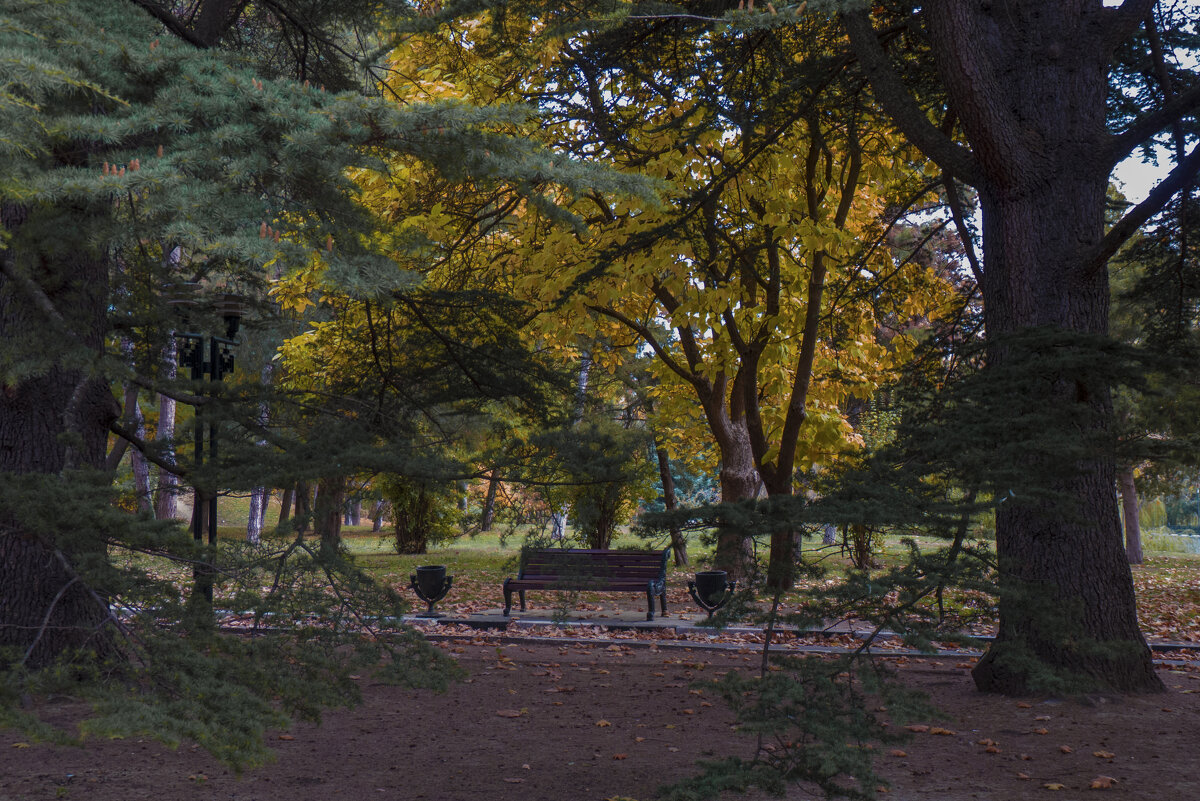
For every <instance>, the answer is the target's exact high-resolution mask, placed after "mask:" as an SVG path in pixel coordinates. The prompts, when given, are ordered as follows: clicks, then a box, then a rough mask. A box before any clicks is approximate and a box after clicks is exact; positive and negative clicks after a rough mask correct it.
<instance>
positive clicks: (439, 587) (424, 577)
mask: <svg viewBox="0 0 1200 801" xmlns="http://www.w3.org/2000/svg"><path fill="white" fill-rule="evenodd" d="M408 583H409V586H411V587H412V589H413V592H415V593H416V594H417V597H418V598H420V599H421V600H422V601H424V602H425V603H427V604H429V609H428V610H426V612H425V613H424V614H423V615H421V617H437V615H436V614H434V611H433V605H434V604H435V603H437V602H438V601H440V600H442V599H443V598H445V597H446V593H448V592H450V585H451V584H453V583H454V576H447V575H446V566H445V565H421V566H420V567H418V568H417V572H416V575H412V576H409V577H408Z"/></svg>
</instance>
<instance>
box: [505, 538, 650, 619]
mask: <svg viewBox="0 0 1200 801" xmlns="http://www.w3.org/2000/svg"><path fill="white" fill-rule="evenodd" d="M670 552H671V549H670V548H667V549H665V550H662V551H612V550H600V549H596V548H537V549H533V548H528V549H525V550H523V551H522V552H521V567H520V572H519V573H518V574H517V577H516V578H508V579H505V580H504V615H505V616H506V617H507V616H508V614H509V612H510V611H512V594H513V592H514V591H516V592H517V593H518V595H519V596H520V599H521V611H522V612H524V611H525V591H526V590H586V591H599V592H644V593H646V620H654V596H656V595H657V596H658V599H659V604H660V605H661V607H662V613H663V614H664V615H665V614H666V613H667V555H668V554H669V553H670Z"/></svg>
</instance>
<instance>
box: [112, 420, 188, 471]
mask: <svg viewBox="0 0 1200 801" xmlns="http://www.w3.org/2000/svg"><path fill="white" fill-rule="evenodd" d="M108 430H109V431H111V432H112V433H114V434H116V435H117V436H118V437H120V438H121V439H123V440H125V441H126V442H128V443H129V444H131V445H133V447H135V448H137V449H138V450H139V451H141V453H142V456H144V457H145V459H146V461H148V462H153V463H154V464H156V465H158V466H159V467H161V468H162V469H163V470H166V471H167V472H168V473H172V474H174V475H177V476H179V477H180V478H186V477H187V476H188V474H189V473H190V472H191V471H190V470H188V469H187V468H186V467H180V466H179V465H178V464H177V463H174V462H171V461H169V460H167V459H164V458H162V457H161V456H159V455H157V454H156V453H155V452H154V446H153V444H152V443H150V442H147V441H146V440H144V439H142V438H141V437H139V436H138V435H137V434H135V433H134V432H132V431H130V430H129V429H128V428H126V427H125V426H123V425H121V424H120V423H119V422H117V421H115V420H114V421H113V422H111V423H109V424H108Z"/></svg>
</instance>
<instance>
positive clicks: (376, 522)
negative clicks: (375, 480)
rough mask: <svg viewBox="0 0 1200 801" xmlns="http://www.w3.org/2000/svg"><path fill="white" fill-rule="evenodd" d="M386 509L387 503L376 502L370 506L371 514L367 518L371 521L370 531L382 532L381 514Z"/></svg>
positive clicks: (382, 501) (383, 501)
mask: <svg viewBox="0 0 1200 801" xmlns="http://www.w3.org/2000/svg"><path fill="white" fill-rule="evenodd" d="M386 509H387V501H385V500H382V499H380V500H378V501H375V503H374V504H373V505H372V506H371V514H370V515H368V517H369V518H370V520H371V531H372V532H375V531H383V513H384V511H385V510H386Z"/></svg>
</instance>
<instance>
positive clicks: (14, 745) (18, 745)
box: [12, 743, 29, 748]
mask: <svg viewBox="0 0 1200 801" xmlns="http://www.w3.org/2000/svg"><path fill="white" fill-rule="evenodd" d="M12 747H13V748H28V747H29V743H13V744H12Z"/></svg>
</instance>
